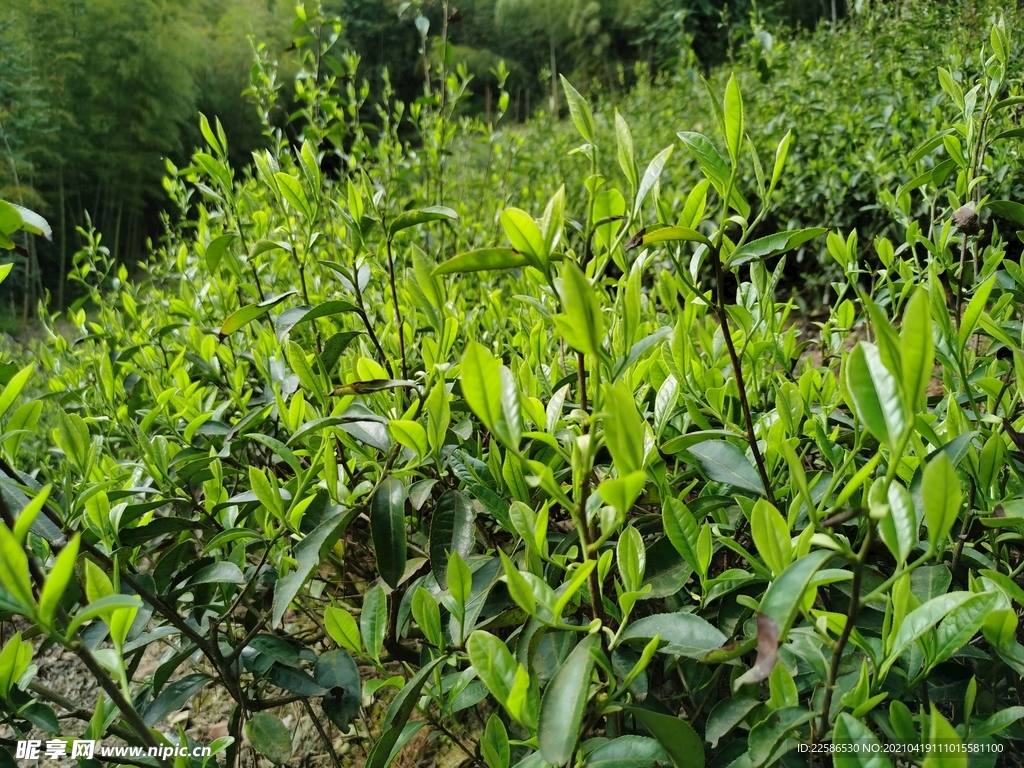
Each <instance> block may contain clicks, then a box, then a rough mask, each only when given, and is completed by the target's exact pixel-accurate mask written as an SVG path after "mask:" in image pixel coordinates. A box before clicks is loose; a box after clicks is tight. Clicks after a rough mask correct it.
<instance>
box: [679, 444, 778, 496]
mask: <svg viewBox="0 0 1024 768" xmlns="http://www.w3.org/2000/svg"><path fill="white" fill-rule="evenodd" d="M689 450H690V454H691V455H692V456H693V457H694V458H695V459H696V460H697V464H698V465H699V466H700V468H701V471H703V472H704V474H705V475H707V477H708V479H709V480H714V481H715V482H718V483H728V484H729V485H731V486H733V487H734V488H740V489H742V490H744V491H751V492H753V493H764V485H762V483H761V478H760V476H759V475H758V474H757V470H756V469H754V466H753V465H752V464H751V463H750V460H749V459H747V457H746V455H745V454H744V453H743V451H742V450H740V449H739V448H738V447H736V446H735V445H733V444H732V443H730V442H727V441H725V440H707V441H705V442H702V443H698V444H697V445H694V446H691V447H690V449H689Z"/></svg>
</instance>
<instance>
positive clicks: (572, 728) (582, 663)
mask: <svg viewBox="0 0 1024 768" xmlns="http://www.w3.org/2000/svg"><path fill="white" fill-rule="evenodd" d="M599 643H600V638H598V636H597V635H588V636H587V637H586V638H584V639H583V640H581V641H580V643H579V644H578V645H577V646H576V647H575V648H574V649H573V651H572V653H570V654H569V658H567V659H566V660H565V663H563V664H562V665H561V666H560V667H559V668H558V671H557V672H555V676H554V677H553V678H551V682H550V683H548V687H547V689H546V690H545V691H544V698H543V699H542V700H541V704H540V724H539V725H540V729H539V731H538V736H537V742H538V744H539V745H540V753H541V755H543V757H544V759H545V760H546V761H547V762H549V763H551V764H552V765H559V766H560V765H565V764H566V763H568V762H569V761H570V760H571V759H572V756H573V754H574V753H575V752H576V744H577V742H578V741H579V734H580V726H581V725H582V723H583V713H584V711H585V710H586V707H587V700H588V699H589V697H590V675H591V673H592V672H593V669H594V657H593V655H592V653H591V651H592V649H594V648H595V647H597V646H599Z"/></svg>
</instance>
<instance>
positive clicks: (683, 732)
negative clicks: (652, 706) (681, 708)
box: [626, 706, 704, 768]
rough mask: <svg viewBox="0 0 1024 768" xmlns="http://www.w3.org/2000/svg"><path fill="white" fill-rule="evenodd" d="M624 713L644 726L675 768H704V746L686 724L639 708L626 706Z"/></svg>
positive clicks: (676, 718)
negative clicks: (662, 748)
mask: <svg viewBox="0 0 1024 768" xmlns="http://www.w3.org/2000/svg"><path fill="white" fill-rule="evenodd" d="M626 711H627V712H629V713H630V714H631V715H633V717H635V718H636V719H637V720H639V721H640V722H641V723H643V724H644V727H645V728H646V729H647V730H648V731H650V732H651V735H652V736H654V738H655V739H657V740H658V743H659V744H661V746H662V747H664V748H665V751H666V752H668V754H669V757H671V758H672V763H673V765H675V767H676V768H691V766H692V768H704V744H703V743H702V742H701V739H700V736H698V735H697V732H696V731H694V730H693V727H692V726H691V725H690V724H689V723H688V722H686V721H685V720H680V719H679V718H678V717H670V716H669V715H663V714H660V713H658V712H652V711H650V710H649V709H641V708H640V707H628V706H627V707H626Z"/></svg>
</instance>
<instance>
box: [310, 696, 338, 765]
mask: <svg viewBox="0 0 1024 768" xmlns="http://www.w3.org/2000/svg"><path fill="white" fill-rule="evenodd" d="M302 706H303V708H304V709H305V710H306V714H307V715H309V719H310V720H312V721H313V727H314V728H316V732H317V733H318V734H320V740H321V741H322V742H323V743H324V744H325V745H326V746H327V751H328V752H330V753H331V762H332V763H334V768H341V761H340V760H339V759H338V753H337V752H335V751H334V743H333V742H332V741H331V738H330V736H328V735H327V732H326V731H325V730H324V727H323V726H322V725H321V724H320V718H318V717H317V716H316V713H314V712H313V707H312V705H311V704H310V703H309V699H303V700H302Z"/></svg>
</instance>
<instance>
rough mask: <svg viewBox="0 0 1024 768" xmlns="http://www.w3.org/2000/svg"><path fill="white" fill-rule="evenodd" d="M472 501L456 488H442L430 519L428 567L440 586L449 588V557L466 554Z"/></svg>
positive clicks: (470, 537)
mask: <svg viewBox="0 0 1024 768" xmlns="http://www.w3.org/2000/svg"><path fill="white" fill-rule="evenodd" d="M475 518H476V514H475V512H474V511H473V504H472V502H470V500H469V499H467V498H466V496H465V495H464V494H462V493H460V492H459V491H445V492H444V493H443V494H442V495H441V498H439V499H438V500H437V505H436V506H435V507H434V516H433V518H432V519H431V521H430V545H429V551H430V569H431V571H433V573H434V578H435V579H437V583H438V586H440V587H441V589H447V588H448V557H449V555H450V554H451V553H452V552H456V553H458V554H459V555H460V556H461V557H462V558H463V559H465V558H466V557H468V556H469V552H470V550H471V549H472V547H473V537H474V534H475V530H476V529H475V526H474V520H475Z"/></svg>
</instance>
